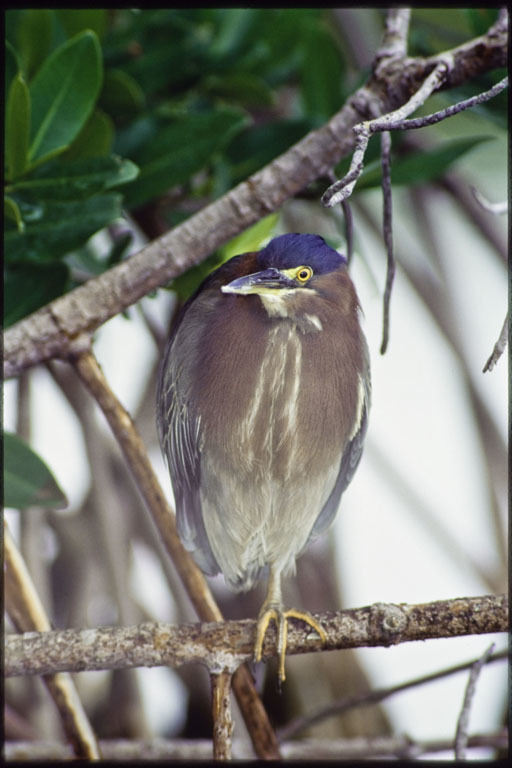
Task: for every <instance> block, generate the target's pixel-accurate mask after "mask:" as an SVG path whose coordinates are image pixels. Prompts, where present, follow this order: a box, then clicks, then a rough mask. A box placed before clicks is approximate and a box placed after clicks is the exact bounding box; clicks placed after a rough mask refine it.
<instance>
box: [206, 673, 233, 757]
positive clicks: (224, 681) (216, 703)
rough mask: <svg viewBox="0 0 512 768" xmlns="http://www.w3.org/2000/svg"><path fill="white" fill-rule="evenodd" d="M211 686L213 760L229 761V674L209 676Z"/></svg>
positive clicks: (231, 732)
mask: <svg viewBox="0 0 512 768" xmlns="http://www.w3.org/2000/svg"><path fill="white" fill-rule="evenodd" d="M210 679H211V686H212V715H213V759H214V760H231V737H232V735H233V720H232V719H231V700H230V696H229V694H230V689H231V675H230V674H229V672H221V673H220V674H213V675H210Z"/></svg>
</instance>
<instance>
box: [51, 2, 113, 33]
mask: <svg viewBox="0 0 512 768" xmlns="http://www.w3.org/2000/svg"><path fill="white" fill-rule="evenodd" d="M57 16H58V17H59V21H60V23H61V24H62V26H63V28H64V30H65V32H66V35H67V36H68V37H73V35H77V34H78V33H79V32H82V31H83V30H84V29H92V31H93V32H95V33H96V34H97V36H98V37H99V38H100V40H101V39H102V38H103V36H104V34H105V30H106V28H107V21H108V18H107V11H106V9H105V8H73V9H71V8H66V9H64V8H59V9H58V10H57Z"/></svg>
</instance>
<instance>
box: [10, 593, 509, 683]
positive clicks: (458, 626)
mask: <svg viewBox="0 0 512 768" xmlns="http://www.w3.org/2000/svg"><path fill="white" fill-rule="evenodd" d="M316 618H317V621H319V622H320V623H321V625H322V627H323V628H324V630H325V632H326V634H327V640H326V642H325V644H324V645H322V642H321V640H320V639H319V638H318V637H316V636H315V635H314V634H313V633H312V634H311V635H306V636H304V631H303V629H302V628H300V627H297V626H294V625H293V624H291V625H290V627H289V633H288V646H287V652H288V653H290V654H297V653H309V652H313V651H322V650H340V649H342V648H361V647H375V646H390V645H395V644H398V643H404V642H410V641H413V640H427V639H431V638H439V637H460V636H463V635H476V634H488V633H494V632H506V631H507V630H508V601H507V597H506V595H500V596H497V597H496V596H492V595H489V596H483V597H465V598H457V599H454V600H441V601H436V602H432V603H424V604H419V605H407V604H401V605H395V604H391V603H376V604H374V605H371V606H366V607H364V608H357V609H350V610H344V611H338V612H329V613H324V614H321V615H317V617H316ZM255 625H256V622H255V621H254V620H253V619H244V620H242V621H225V622H210V623H195V624H190V623H189V624H181V625H179V626H174V625H171V624H164V623H159V622H147V623H144V624H140V625H137V626H133V627H99V628H98V629H83V630H74V629H66V630H54V631H51V632H40V633H35V632H31V633H28V634H25V635H8V636H7V638H6V646H5V674H6V675H7V676H8V677H13V676H16V675H43V674H48V673H51V672H57V671H63V670H68V671H71V672H81V671H83V670H100V669H128V668H131V667H154V666H169V667H177V666H181V665H182V664H186V663H190V662H195V663H200V664H204V665H205V666H206V667H207V668H208V669H209V670H210V672H211V673H220V672H223V671H226V672H232V671H233V670H235V669H236V668H237V667H238V666H239V665H240V664H242V663H243V662H244V661H246V660H248V659H250V658H252V653H253V649H254V631H255ZM273 656H275V628H274V630H273V631H269V632H268V633H267V636H266V638H265V643H264V647H263V658H264V659H265V660H267V659H269V658H271V657H273Z"/></svg>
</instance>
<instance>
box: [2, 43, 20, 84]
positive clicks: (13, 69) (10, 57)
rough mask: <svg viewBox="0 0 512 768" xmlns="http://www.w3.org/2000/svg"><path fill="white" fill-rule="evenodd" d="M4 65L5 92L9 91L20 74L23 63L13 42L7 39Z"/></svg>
mask: <svg viewBox="0 0 512 768" xmlns="http://www.w3.org/2000/svg"><path fill="white" fill-rule="evenodd" d="M4 65H5V73H4V74H5V80H4V82H5V93H9V89H10V87H11V83H12V81H13V80H14V78H15V77H16V75H17V74H18V72H19V71H20V70H21V64H20V62H19V59H18V54H17V53H16V51H15V50H14V48H13V47H12V45H11V43H10V42H9V41H8V40H6V41H5V57H4Z"/></svg>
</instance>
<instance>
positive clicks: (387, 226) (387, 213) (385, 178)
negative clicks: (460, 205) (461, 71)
mask: <svg viewBox="0 0 512 768" xmlns="http://www.w3.org/2000/svg"><path fill="white" fill-rule="evenodd" d="M390 155H391V137H390V135H389V132H388V131H384V132H383V134H382V137H381V164H382V196H383V217H384V223H383V230H384V242H385V244H386V253H387V270H386V288H385V290H384V312H383V323H382V326H383V327H382V344H381V347H380V353H381V355H383V354H384V353H385V351H386V349H387V346H388V341H389V305H390V301H391V289H392V287H393V280H394V277H395V257H394V254H393V229H392V204H391V160H390Z"/></svg>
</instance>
